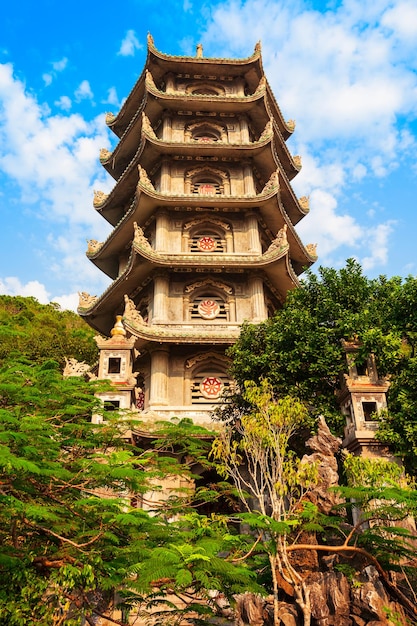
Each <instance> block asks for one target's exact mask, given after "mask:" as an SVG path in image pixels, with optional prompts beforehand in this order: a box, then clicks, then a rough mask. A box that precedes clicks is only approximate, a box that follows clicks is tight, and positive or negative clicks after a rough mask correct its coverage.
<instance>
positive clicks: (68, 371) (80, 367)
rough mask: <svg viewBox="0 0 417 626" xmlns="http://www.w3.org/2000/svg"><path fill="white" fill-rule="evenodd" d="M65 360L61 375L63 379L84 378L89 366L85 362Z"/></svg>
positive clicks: (71, 359)
mask: <svg viewBox="0 0 417 626" xmlns="http://www.w3.org/2000/svg"><path fill="white" fill-rule="evenodd" d="M64 358H65V367H64V371H63V372H62V375H63V377H64V378H69V377H71V376H85V374H87V373H88V372H89V371H90V366H89V365H88V363H86V362H85V361H77V359H74V358H70V359H67V357H64Z"/></svg>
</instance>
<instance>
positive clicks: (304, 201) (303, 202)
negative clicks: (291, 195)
mask: <svg viewBox="0 0 417 626" xmlns="http://www.w3.org/2000/svg"><path fill="white" fill-rule="evenodd" d="M298 204H299V205H300V207H301V208H302V209H303V211H309V210H310V198H309V197H308V196H301V198H298Z"/></svg>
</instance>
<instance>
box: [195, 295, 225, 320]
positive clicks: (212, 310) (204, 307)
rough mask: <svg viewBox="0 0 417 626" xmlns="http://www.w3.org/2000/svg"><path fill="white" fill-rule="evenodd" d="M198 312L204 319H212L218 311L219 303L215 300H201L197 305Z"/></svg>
mask: <svg viewBox="0 0 417 626" xmlns="http://www.w3.org/2000/svg"><path fill="white" fill-rule="evenodd" d="M198 313H199V315H200V316H201V317H202V318H203V319H205V320H214V318H215V317H217V316H218V314H219V313H220V305H219V303H218V302H216V301H215V300H202V301H201V302H200V304H199V305H198Z"/></svg>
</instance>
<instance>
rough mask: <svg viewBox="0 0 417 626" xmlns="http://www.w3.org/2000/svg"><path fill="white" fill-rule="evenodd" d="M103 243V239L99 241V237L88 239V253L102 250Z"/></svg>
mask: <svg viewBox="0 0 417 626" xmlns="http://www.w3.org/2000/svg"><path fill="white" fill-rule="evenodd" d="M102 245H103V242H102V241H97V239H87V254H95V253H96V252H98V251H99V250H100V248H101V246H102Z"/></svg>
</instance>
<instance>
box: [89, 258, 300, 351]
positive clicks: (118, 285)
mask: <svg viewBox="0 0 417 626" xmlns="http://www.w3.org/2000/svg"><path fill="white" fill-rule="evenodd" d="M148 256H150V255H149V252H148ZM159 256H160V257H161V256H162V255H159ZM169 256H170V257H171V261H170V264H168V263H167V257H165V258H162V259H161V258H159V261H160V263H159V266H160V267H167V266H168V267H172V256H174V255H169ZM179 256H180V255H179ZM241 256H243V255H241ZM155 265H156V264H154V263H153V262H152V260H150V259H149V258H147V257H146V256H145V252H144V250H143V249H142V248H139V247H137V246H133V247H132V253H131V255H130V258H129V261H128V264H127V266H126V268H125V270H124V271H123V272H122V274H121V275H120V276H119V277H118V278H117V279H116V280H114V281H113V282H112V284H111V285H110V286H109V287H108V288H107V290H106V291H105V292H104V293H103V294H102V295H101V296H100V297H99V298H97V300H96V301H95V302H94V303H93V304H92V305H91V306H90V307H88V308H80V307H79V308H78V313H79V315H81V317H84V318H85V320H86V321H87V322H88V323H89V325H90V326H92V327H93V328H95V329H96V330H97V331H98V332H100V333H101V334H103V335H106V336H109V334H110V331H111V329H112V327H113V325H114V316H115V315H116V314H122V312H123V310H124V294H131V293H133V291H135V290H137V288H138V286H139V285H141V284H142V283H144V281H145V280H146V279H148V277H149V274H150V272H151V270H152V269H154V268H155ZM176 267H177V266H176ZM194 267H196V266H195V265H194ZM241 267H242V266H241V265H240V266H239V269H241ZM251 268H253V269H260V270H263V271H264V273H265V275H266V276H267V277H268V278H269V280H270V282H271V283H272V284H273V285H274V286H275V288H276V289H277V290H278V291H279V292H280V294H281V295H282V297H283V299H284V298H285V296H286V293H287V291H288V290H290V289H293V288H294V287H296V286H298V284H299V283H298V280H297V276H296V274H295V273H294V271H293V269H292V265H291V262H290V260H289V257H288V248H284V249H281V250H277V251H274V252H273V253H269V254H264V255H262V257H260V256H253V257H252V260H251V261H250V260H249V259H248V258H247V259H246V269H248V270H249V269H251ZM184 269H186V268H184ZM199 269H201V268H199ZM212 270H213V268H212V266H211V264H210V266H209V267H208V268H207V272H208V273H209V272H210V271H212ZM181 325H182V324H175V325H172V327H171V329H168V331H167V334H166V339H165V340H166V341H170V342H173V341H174V342H179V341H181V340H182V341H184V342H185V343H193V340H192V332H191V334H190V331H189V330H184V331H182V330H181V328H176V329H175V333H173V330H172V329H173V327H174V326H175V327H178V326H181ZM139 326H140V328H142V329H143V333H152V332H154V331H153V330H152V329H153V328H154V329H155V328H156V329H157V330H158V332H159V330H160V329H161V328H162V329H163V328H164V327H163V326H162V325H158V326H157V327H156V326H154V327H152V325H150V326H149V325H147V324H140V325H139ZM220 326H221V325H220ZM233 326H236V324H230V323H229V325H228V327H227V331H225V332H224V333H223V332H220V331H219V329H218V328H217V329H216V325H211V327H212V331H211V333H210V334H209V337H210V338H211V340H212V341H211V342H212V343H213V342H218V343H224V342H225V341H226V343H228V341H227V336H229V339H230V330H231V328H232V327H233ZM199 328H200V330H199V335H198V336H199V337H200V335H201V325H200V326H199ZM204 332H206V331H204ZM237 333H238V331H237ZM133 334H136V333H133ZM137 336H140V335H137ZM161 338H162V336H161V335H155V338H154V339H152V334H151V335H149V336H148V335H146V334H144V335H143V339H147V340H149V341H152V340H154V341H160V340H161ZM195 339H196V340H197V336H195ZM207 343H210V341H209V340H208V339H207Z"/></svg>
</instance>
